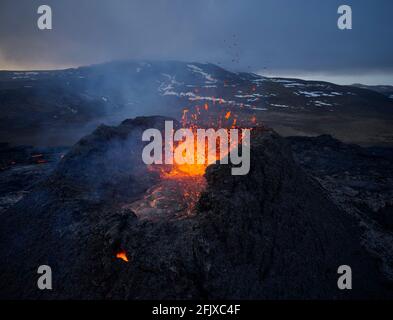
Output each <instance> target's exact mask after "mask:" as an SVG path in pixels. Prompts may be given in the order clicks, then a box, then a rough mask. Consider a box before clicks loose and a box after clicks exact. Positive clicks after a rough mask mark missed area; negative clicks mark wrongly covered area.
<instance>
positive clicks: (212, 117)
mask: <svg viewBox="0 0 393 320" xmlns="http://www.w3.org/2000/svg"><path fill="white" fill-rule="evenodd" d="M216 100H217V101H218V102H219V104H221V103H223V100H222V99H215V100H213V105H210V106H209V105H208V104H207V103H205V104H204V105H202V106H195V107H194V108H184V109H183V113H182V117H181V124H182V128H186V129H190V130H191V131H192V133H193V136H194V139H184V140H183V141H181V142H175V143H173V145H172V148H173V150H172V151H173V153H172V154H174V155H175V154H176V152H177V153H178V154H181V155H182V157H183V158H186V157H188V156H189V154H186V152H187V151H190V150H193V151H194V152H193V154H192V158H191V159H192V161H186V162H185V163H177V162H176V157H175V159H174V160H175V161H174V163H173V164H170V165H168V164H152V165H150V166H149V169H150V170H152V171H155V172H158V173H159V175H160V177H161V180H160V182H159V183H157V184H156V185H154V186H153V187H151V188H150V189H149V190H147V191H146V193H145V195H144V197H143V198H141V199H139V200H137V201H135V202H133V203H131V204H128V205H125V207H126V208H129V209H131V210H132V211H133V212H134V213H135V214H136V215H137V216H138V218H139V219H142V220H150V221H157V220H160V219H166V220H168V219H183V218H188V217H190V216H193V215H194V214H195V212H196V210H195V207H196V205H197V203H198V201H199V199H200V196H201V194H202V193H203V192H204V190H205V188H206V180H205V177H204V174H205V172H206V168H207V167H208V166H209V165H211V164H212V163H215V162H216V161H218V160H220V159H222V158H223V157H224V156H227V155H228V153H229V152H230V151H231V149H232V148H234V147H236V146H237V144H236V145H234V144H232V141H231V142H230V143H228V146H227V148H225V149H224V150H223V149H222V148H221V145H220V143H221V141H220V138H218V139H216V141H215V145H213V146H212V145H210V144H209V143H208V139H206V140H205V141H204V143H203V142H202V141H203V140H202V141H201V140H200V139H198V135H197V131H198V129H204V128H216V129H215V130H218V129H225V130H227V133H228V137H230V129H236V128H239V127H250V123H252V126H255V124H256V118H255V116H254V117H252V118H251V121H250V119H245V118H244V119H242V120H240V118H238V116H237V114H235V113H234V112H233V111H228V110H224V108H223V107H222V106H221V105H216V104H215V101H216ZM241 141H242V137H238V140H237V142H238V143H240V142H241ZM212 144H214V143H212ZM220 149H221V150H220ZM186 150H187V151H186ZM221 151H222V152H221ZM191 153H192V152H191ZM118 257H119V256H118ZM125 261H126V260H125Z"/></svg>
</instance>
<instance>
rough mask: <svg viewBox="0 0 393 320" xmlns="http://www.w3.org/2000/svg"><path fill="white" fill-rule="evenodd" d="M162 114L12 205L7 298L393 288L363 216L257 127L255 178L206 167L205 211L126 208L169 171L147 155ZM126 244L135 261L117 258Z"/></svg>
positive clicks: (80, 153) (7, 222)
mask: <svg viewBox="0 0 393 320" xmlns="http://www.w3.org/2000/svg"><path fill="white" fill-rule="evenodd" d="M164 119H165V118H161V117H154V118H153V117H152V118H137V119H134V120H127V121H125V122H123V123H122V124H121V125H120V126H119V127H117V128H112V127H101V128H99V129H97V130H96V131H95V132H94V133H93V134H92V135H91V136H89V137H87V138H85V139H82V140H81V141H80V142H79V143H78V144H77V145H76V146H75V147H74V148H73V149H71V151H70V152H69V153H68V154H67V155H66V156H65V157H64V159H63V160H62V161H61V162H60V163H59V165H58V167H57V169H56V170H55V172H54V173H53V174H52V175H51V176H50V177H49V178H48V179H47V180H46V181H45V182H44V183H42V184H40V185H38V186H37V187H36V189H35V190H34V191H33V192H31V193H30V194H29V195H28V196H26V197H25V198H24V199H23V200H22V201H20V202H18V203H17V204H16V205H15V206H14V207H12V208H11V209H9V210H8V211H6V212H5V213H3V215H6V216H7V219H3V223H2V224H1V226H0V243H1V245H0V256H1V257H2V262H1V263H0V269H1V273H0V287H1V291H0V296H1V298H8V299H9V298H28V299H36V298H39V299H65V298H67V299H69V298H73V299H78V298H83V299H149V298H154V299H188V298H202V299H219V298H220V299H264V298H267V299H276V298H277V299H287V298H294V299H303V298H316V299H318V298H322V299H326V298H333V299H338V298H343V299H350V298H376V297H379V298H386V297H392V291H391V289H389V287H388V282H386V280H385V279H384V277H383V275H382V274H380V272H379V269H378V264H377V262H378V261H375V259H373V258H372V257H371V256H369V254H368V253H367V252H366V251H365V250H364V248H363V247H362V245H361V233H360V230H359V229H360V227H359V226H358V225H357V224H356V223H355V220H352V218H351V217H350V216H349V215H346V214H345V213H344V212H343V211H341V210H340V209H338V207H337V206H336V205H335V204H334V203H333V202H332V201H331V200H330V199H329V197H328V196H327V195H326V193H325V191H324V190H323V189H322V188H321V186H320V185H319V184H318V182H316V181H315V180H314V179H312V178H311V177H310V176H308V175H307V174H306V173H305V172H303V171H302V169H300V167H299V166H298V165H297V164H296V163H295V162H294V160H293V157H292V153H291V150H290V147H289V145H288V144H287V142H286V141H285V140H284V139H282V138H281V137H280V136H278V135H277V134H275V133H274V132H271V131H258V130H253V136H252V143H251V171H250V173H249V174H248V175H246V176H232V175H231V171H230V166H229V165H213V166H210V167H209V168H208V169H207V172H206V180H207V184H208V186H207V189H206V190H205V192H204V193H203V194H202V196H201V199H200V201H199V203H198V205H197V207H196V210H197V212H196V214H195V215H193V216H191V217H189V218H182V219H177V220H176V219H168V220H166V219H165V218H161V219H158V220H157V221H146V220H140V219H138V217H137V216H136V215H135V214H134V213H133V212H132V211H131V210H127V209H124V204H127V202H132V201H134V200H135V199H138V198H140V197H142V196H143V193H144V192H145V191H146V190H147V189H148V188H149V187H151V186H152V185H154V184H155V183H157V181H158V179H159V177H158V176H157V175H156V174H154V172H151V171H149V170H147V169H146V167H145V166H144V165H143V164H142V163H141V159H140V154H141V153H140V152H141V150H142V149H141V148H142V147H143V144H142V141H141V139H140V135H141V132H142V131H143V130H144V129H145V128H148V127H157V128H161V129H162V128H163V121H164ZM131 147H132V150H133V153H132V154H131V155H130V148H131ZM3 217H4V216H3ZM119 250H124V251H125V252H126V253H127V257H128V260H129V261H128V262H125V261H122V260H120V259H116V257H115V256H116V252H118V251H119ZM42 264H48V265H50V266H51V267H52V271H53V290H52V291H40V290H38V289H37V286H36V280H37V278H38V275H37V268H38V266H39V265H42ZM343 264H347V265H350V266H351V267H352V270H353V287H354V289H353V290H352V291H340V290H338V288H337V278H338V275H337V268H338V266H340V265H343Z"/></svg>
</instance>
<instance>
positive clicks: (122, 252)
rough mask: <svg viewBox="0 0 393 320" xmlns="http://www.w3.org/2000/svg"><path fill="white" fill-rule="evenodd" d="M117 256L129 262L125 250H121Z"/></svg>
mask: <svg viewBox="0 0 393 320" xmlns="http://www.w3.org/2000/svg"><path fill="white" fill-rule="evenodd" d="M116 258H117V259H121V260H123V261H125V262H128V257H127V253H126V252H125V251H124V250H121V251H119V252H118V253H116Z"/></svg>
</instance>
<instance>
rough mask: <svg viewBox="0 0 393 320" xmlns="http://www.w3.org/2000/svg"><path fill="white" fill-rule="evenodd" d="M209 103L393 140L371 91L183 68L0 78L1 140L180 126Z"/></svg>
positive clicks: (136, 66) (389, 114)
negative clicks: (143, 119)
mask: <svg viewBox="0 0 393 320" xmlns="http://www.w3.org/2000/svg"><path fill="white" fill-rule="evenodd" d="M205 104H208V105H210V106H213V105H214V106H216V112H223V111H226V110H230V111H232V114H233V115H236V117H238V118H239V119H246V118H250V117H255V118H257V119H258V120H259V121H263V122H264V123H266V124H267V125H269V126H272V127H273V128H275V129H276V130H277V131H278V132H279V133H281V134H283V135H318V134H324V133H329V134H332V135H334V136H335V137H337V138H340V139H342V140H346V141H351V142H357V143H371V144H378V143H390V142H392V141H393V132H392V131H393V129H392V126H391V121H390V119H393V100H392V99H389V98H388V97H387V96H386V95H384V94H381V93H378V92H375V91H374V90H368V89H365V88H358V87H355V86H339V85H335V84H332V83H327V82H321V81H304V80H300V79H284V78H267V77H263V76H260V75H256V74H253V73H234V72H230V71H228V70H225V69H223V68H221V67H218V66H216V65H214V64H202V63H187V62H178V61H122V62H112V63H105V64H100V65H92V66H88V67H80V68H76V69H66V70H60V71H35V72H31V71H29V72H20V71H18V72H12V71H2V72H0V140H1V141H7V142H13V143H15V144H21V143H33V144H44V145H48V144H72V143H74V142H75V141H77V140H78V139H79V138H80V137H81V136H83V135H84V134H86V133H87V132H90V131H91V130H92V128H94V127H95V126H96V125H98V124H99V123H102V122H104V123H106V124H117V123H119V122H120V121H121V120H123V119H125V118H130V117H135V116H141V115H155V114H159V115H164V116H171V117H175V118H178V119H179V118H180V117H181V114H182V110H183V109H184V108H194V107H196V106H198V105H199V106H203V105H205ZM220 110H222V111H220Z"/></svg>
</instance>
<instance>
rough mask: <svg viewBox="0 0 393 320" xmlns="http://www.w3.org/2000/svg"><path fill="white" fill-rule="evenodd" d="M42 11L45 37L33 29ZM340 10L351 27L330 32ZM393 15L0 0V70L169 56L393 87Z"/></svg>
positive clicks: (387, 6)
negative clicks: (46, 17) (47, 17)
mask: <svg viewBox="0 0 393 320" xmlns="http://www.w3.org/2000/svg"><path fill="white" fill-rule="evenodd" d="M41 4H48V5H50V6H51V7H52V10H53V30H50V31H49V30H46V31H40V30H39V29H38V28H37V18H38V14H37V8H38V6H39V5H41ZM341 4H348V5H351V6H352V10H353V29H352V30H346V31H341V30H339V29H338V28H337V19H338V14H337V8H338V7H339V5H341ZM392 16H393V1H392V0H340V1H337V0H323V1H316V0H236V1H235V0H198V1H197V0H193V1H191V0H189V1H188V0H140V1H137V0H110V1H109V0H106V1H105V0H94V1H92V0H40V1H35V0H18V1H15V0H0V69H3V70H4V69H51V68H64V67H69V66H79V65H86V64H92V63H97V62H103V61H111V60H117V59H128V58H130V59H172V60H174V59H178V60H185V61H200V62H212V63H216V64H220V65H221V66H223V67H226V68H228V69H230V70H235V71H236V70H243V71H253V72H259V73H263V74H266V75H287V76H299V77H308V78H313V77H314V78H315V77H317V78H320V79H323V78H324V77H325V78H329V77H330V80H333V81H335V82H342V83H345V82H364V83H367V82H368V83H381V84H382V83H391V84H393V19H392ZM353 80H361V81H353Z"/></svg>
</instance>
